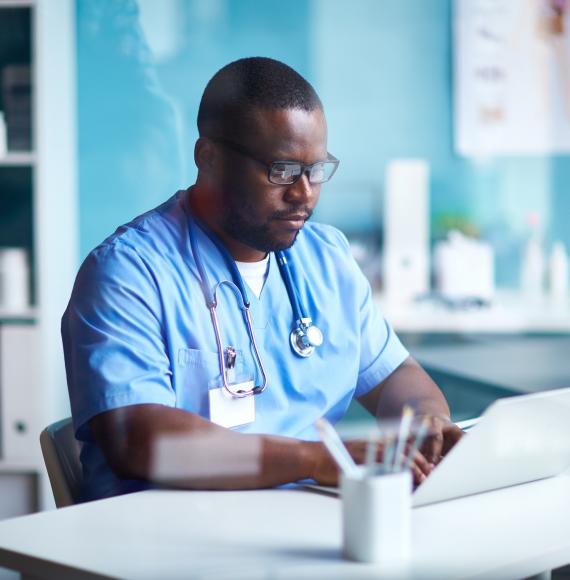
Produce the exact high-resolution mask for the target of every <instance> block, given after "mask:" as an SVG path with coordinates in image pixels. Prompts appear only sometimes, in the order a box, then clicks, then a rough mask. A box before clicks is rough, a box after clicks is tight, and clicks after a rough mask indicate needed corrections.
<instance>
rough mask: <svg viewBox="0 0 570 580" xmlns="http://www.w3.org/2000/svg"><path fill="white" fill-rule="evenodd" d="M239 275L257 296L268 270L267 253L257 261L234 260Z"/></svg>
mask: <svg viewBox="0 0 570 580" xmlns="http://www.w3.org/2000/svg"><path fill="white" fill-rule="evenodd" d="M236 266H237V267H238V270H239V273H240V274H241V277H242V278H243V279H244V280H245V282H246V284H247V285H248V286H249V287H250V288H251V289H252V290H253V293H254V294H255V295H256V296H257V297H258V298H259V296H260V295H261V291H262V290H263V285H264V284H265V280H266V278H267V272H268V270H269V254H267V256H265V258H264V259H263V260H261V261H259V262H236Z"/></svg>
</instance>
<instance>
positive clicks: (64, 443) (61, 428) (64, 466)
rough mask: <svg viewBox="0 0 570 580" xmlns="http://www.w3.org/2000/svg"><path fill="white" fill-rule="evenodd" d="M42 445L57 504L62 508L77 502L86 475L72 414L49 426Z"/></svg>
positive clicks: (42, 434) (42, 439)
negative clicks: (74, 430) (82, 467)
mask: <svg viewBox="0 0 570 580" xmlns="http://www.w3.org/2000/svg"><path fill="white" fill-rule="evenodd" d="M40 445H41V448H42V453H43V456H44V461H45V464H46V468H47V472H48V475H49V480H50V483H51V489H52V491H53V497H54V499H55V505H56V506H57V507H58V508H60V507H65V506H68V505H73V504H75V503H77V502H78V501H79V495H80V492H81V481H82V479H83V472H82V469H81V461H80V459H79V453H80V451H81V443H79V441H77V439H75V433H74V432H73V424H72V422H71V418H67V419H62V420H61V421H58V422H57V423H52V424H51V425H49V426H48V427H46V428H45V429H44V430H43V431H42V433H41V435H40Z"/></svg>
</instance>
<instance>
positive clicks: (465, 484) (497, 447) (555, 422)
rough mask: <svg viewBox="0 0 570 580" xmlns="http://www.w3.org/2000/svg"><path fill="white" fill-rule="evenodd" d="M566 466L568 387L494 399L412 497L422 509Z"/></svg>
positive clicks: (543, 475)
mask: <svg viewBox="0 0 570 580" xmlns="http://www.w3.org/2000/svg"><path fill="white" fill-rule="evenodd" d="M568 467H570V388H565V389H556V390H553V391H545V392H541V393H533V394H530V395H521V396H517V397H508V398H505V399H499V400H497V401H495V402H494V403H493V404H492V405H491V406H490V407H489V408H488V409H487V410H486V411H485V413H484V414H483V416H482V417H481V420H480V421H479V422H478V423H477V424H476V425H475V426H473V427H472V428H471V429H470V430H469V432H468V434H467V435H465V436H464V437H463V438H462V439H461V440H460V441H459V443H457V445H455V447H454V448H453V449H452V450H451V451H450V452H449V453H448V454H447V455H446V456H445V457H444V458H443V459H442V461H441V462H440V463H439V464H438V466H437V467H436V468H435V469H434V471H433V472H432V473H431V474H430V476H429V477H428V478H427V479H426V480H425V482H424V483H423V484H422V485H420V486H419V487H418V488H417V489H416V491H415V492H414V494H413V505H414V506H422V505H426V504H430V503H435V502H439V501H444V500H448V499H452V498H457V497H464V496H467V495H472V494H475V493H481V492H484V491H490V490H493V489H499V488H502V487H508V486H511V485H516V484H519V483H526V482H529V481H535V480H538V479H544V478H546V477H551V476H554V475H558V474H560V473H562V472H563V471H565V470H566V469H568Z"/></svg>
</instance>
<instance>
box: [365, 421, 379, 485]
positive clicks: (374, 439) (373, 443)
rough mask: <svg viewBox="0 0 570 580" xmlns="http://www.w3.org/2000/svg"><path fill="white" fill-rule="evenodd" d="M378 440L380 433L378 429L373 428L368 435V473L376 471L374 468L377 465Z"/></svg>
mask: <svg viewBox="0 0 570 580" xmlns="http://www.w3.org/2000/svg"><path fill="white" fill-rule="evenodd" d="M378 440H379V433H378V431H377V430H375V429H372V430H371V431H370V434H369V435H368V443H367V444H366V460H365V464H366V472H367V473H368V474H373V473H374V468H375V466H376V452H377V450H378Z"/></svg>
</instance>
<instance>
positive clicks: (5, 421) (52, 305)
mask: <svg viewBox="0 0 570 580" xmlns="http://www.w3.org/2000/svg"><path fill="white" fill-rule="evenodd" d="M75 52H76V46H75V2H74V0H0V111H1V112H4V113H5V117H6V121H7V125H8V146H9V150H8V152H7V154H6V155H3V156H0V248H1V247H6V246H8V247H23V248H25V249H26V250H27V252H28V255H29V257H30V274H31V275H30V289H31V297H32V303H31V304H30V307H29V308H26V309H24V310H23V311H22V312H7V311H6V310H3V309H2V307H1V304H0V497H2V498H3V502H4V503H2V504H1V505H0V518H1V517H6V516H7V515H16V513H13V510H12V512H10V513H9V514H8V512H9V511H10V510H8V511H7V508H6V509H4V507H6V506H10V505H12V506H13V508H14V509H15V510H16V512H17V513H20V512H25V511H30V510H33V509H36V508H37V507H40V508H41V507H43V506H46V505H51V492H50V490H49V484H48V483H47V478H46V477H45V472H44V466H43V460H42V457H41V452H40V446H39V434H40V432H41V430H42V429H43V428H44V427H45V426H46V425H47V424H49V423H51V422H53V421H55V420H57V419H61V418H63V417H64V416H66V415H68V414H69V410H68V398H67V387H66V382H65V368H64V364H63V354H62V350H61V339H60V330H59V329H60V318H61V315H62V313H63V310H64V308H65V304H66V301H67V299H68V297H69V295H70V292H71V286H72V284H73V278H74V273H75V270H76V267H77V232H76V226H77V218H76V208H77V201H76V176H75V157H76V135H75V102H76V98H75ZM7 69H8V74H6V70H7ZM6 79H8V80H7V81H6ZM6 83H7V84H6ZM10 83H12V84H10ZM18 83H20V84H18ZM26 86H27V87H28V88H27V89H26ZM18 87H19V88H18ZM18 91H20V92H18ZM8 93H10V95H8ZM7 95H8V96H7ZM18 95H19V96H18ZM10 498H11V499H10ZM3 506H4V507H3Z"/></svg>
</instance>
